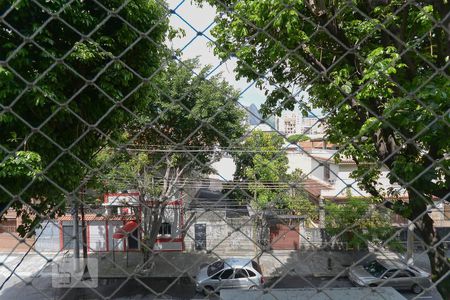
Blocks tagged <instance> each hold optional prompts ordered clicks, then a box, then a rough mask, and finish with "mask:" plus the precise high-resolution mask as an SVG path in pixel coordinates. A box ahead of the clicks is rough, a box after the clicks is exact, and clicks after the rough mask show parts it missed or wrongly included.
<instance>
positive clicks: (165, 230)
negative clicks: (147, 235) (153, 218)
mask: <svg viewBox="0 0 450 300" xmlns="http://www.w3.org/2000/svg"><path fill="white" fill-rule="evenodd" d="M159 234H161V235H171V234H172V225H171V224H170V223H167V222H164V223H161V226H160V227H159Z"/></svg>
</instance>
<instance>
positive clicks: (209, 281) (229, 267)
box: [195, 258, 264, 294]
mask: <svg viewBox="0 0 450 300" xmlns="http://www.w3.org/2000/svg"><path fill="white" fill-rule="evenodd" d="M195 280H196V290H197V292H203V293H205V294H210V293H215V292H218V291H219V290H220V289H257V288H260V287H262V285H263V283H264V277H263V275H262V272H261V267H260V266H259V265H258V263H257V262H255V261H254V260H251V259H245V258H227V259H224V260H218V261H216V262H214V263H212V264H210V265H207V266H204V267H202V268H200V270H199V272H198V274H197V276H196V277H195Z"/></svg>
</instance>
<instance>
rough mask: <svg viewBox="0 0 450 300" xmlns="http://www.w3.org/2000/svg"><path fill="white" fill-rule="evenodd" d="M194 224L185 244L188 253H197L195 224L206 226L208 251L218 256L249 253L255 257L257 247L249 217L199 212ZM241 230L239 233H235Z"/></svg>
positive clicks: (188, 232)
mask: <svg viewBox="0 0 450 300" xmlns="http://www.w3.org/2000/svg"><path fill="white" fill-rule="evenodd" d="M192 213H195V214H196V215H197V217H196V218H195V221H194V223H193V224H192V225H191V226H190V227H189V228H188V231H187V234H186V236H185V239H184V242H185V246H186V248H185V249H186V251H188V252H195V251H197V250H195V241H194V237H195V224H206V250H211V251H213V252H214V253H216V254H218V255H233V254H239V253H241V254H242V253H248V255H253V253H254V250H255V245H254V243H253V242H252V240H254V239H255V238H254V228H253V222H251V221H249V217H243V218H226V216H225V212H217V211H216V212H204V211H203V212H202V211H201V210H197V211H195V212H190V214H192ZM235 229H239V231H235Z"/></svg>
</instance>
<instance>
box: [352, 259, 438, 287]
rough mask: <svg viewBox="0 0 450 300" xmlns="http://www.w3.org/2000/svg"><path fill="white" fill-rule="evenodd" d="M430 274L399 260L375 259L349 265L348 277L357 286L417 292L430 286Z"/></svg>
mask: <svg viewBox="0 0 450 300" xmlns="http://www.w3.org/2000/svg"><path fill="white" fill-rule="evenodd" d="M430 277H431V276H430V274H429V273H427V272H425V271H424V270H422V269H420V268H418V267H416V266H411V265H406V264H405V263H403V262H402V261H400V260H392V259H376V260H372V261H370V262H368V263H366V264H364V265H358V266H354V267H350V270H349V273H348V278H349V279H350V281H352V282H353V283H354V284H356V285H358V286H371V287H373V286H390V287H393V288H396V289H399V290H405V289H409V290H411V291H412V292H413V293H416V294H419V293H420V292H422V290H423V289H424V288H427V287H429V286H430V283H431V281H430Z"/></svg>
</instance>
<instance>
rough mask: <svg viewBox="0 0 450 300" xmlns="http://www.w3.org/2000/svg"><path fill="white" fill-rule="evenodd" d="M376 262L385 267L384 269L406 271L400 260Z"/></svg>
mask: <svg viewBox="0 0 450 300" xmlns="http://www.w3.org/2000/svg"><path fill="white" fill-rule="evenodd" d="M376 261H377V262H379V263H380V264H381V265H382V266H383V267H385V268H386V269H401V270H404V269H407V268H408V266H407V265H406V264H405V263H404V262H402V261H400V260H394V259H388V258H386V259H377V260H376Z"/></svg>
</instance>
